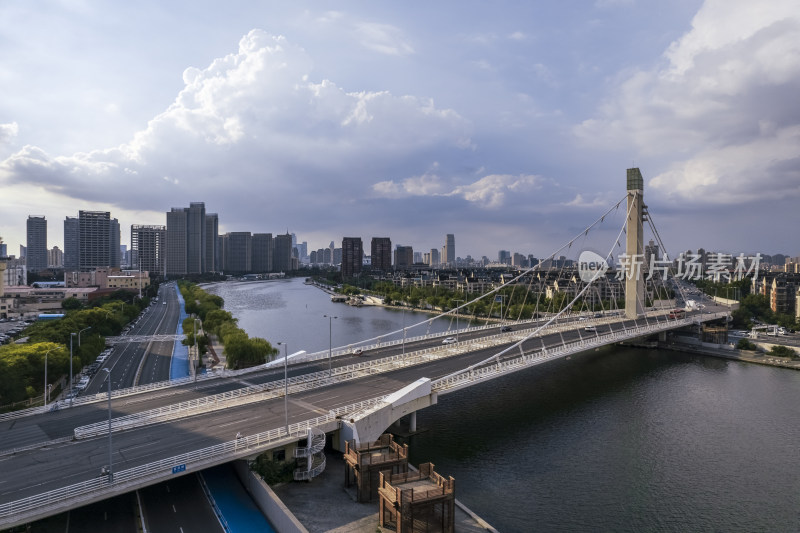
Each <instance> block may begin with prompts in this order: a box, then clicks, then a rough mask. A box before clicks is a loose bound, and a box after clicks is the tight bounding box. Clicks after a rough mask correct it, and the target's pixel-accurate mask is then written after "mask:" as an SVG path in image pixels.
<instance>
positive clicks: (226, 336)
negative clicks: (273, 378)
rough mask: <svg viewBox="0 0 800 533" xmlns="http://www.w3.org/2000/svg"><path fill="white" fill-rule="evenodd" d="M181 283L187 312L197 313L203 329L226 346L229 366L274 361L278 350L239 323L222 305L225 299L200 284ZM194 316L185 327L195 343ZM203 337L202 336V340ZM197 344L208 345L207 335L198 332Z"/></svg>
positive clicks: (192, 342) (238, 366)
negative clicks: (247, 331) (249, 333)
mask: <svg viewBox="0 0 800 533" xmlns="http://www.w3.org/2000/svg"><path fill="white" fill-rule="evenodd" d="M178 286H179V288H180V291H181V295H182V296H183V298H184V300H185V302H186V312H187V313H194V314H196V315H197V316H198V317H199V318H200V319H201V320H202V322H203V331H204V332H205V333H206V334H212V335H215V336H216V337H217V338H218V339H219V340H220V342H222V344H223V346H225V358H226V366H227V367H228V368H233V369H236V368H246V367H249V366H254V365H258V364H263V363H265V362H267V361H271V360H272V359H274V358H275V356H276V355H277V354H278V350H277V349H276V348H275V347H273V346H272V344H270V343H269V342H268V341H267V340H265V339H262V338H260V337H250V336H249V335H248V334H247V333H246V332H245V331H244V330H243V329H241V328H240V327H239V326H238V323H237V322H238V321H237V320H236V319H235V318H233V315H231V313H230V312H228V311H225V310H224V309H222V306H223V304H224V300H223V299H222V298H221V297H219V296H216V295H213V294H209V293H208V292H206V291H204V290H203V289H201V288H200V287H198V286H197V285H195V284H193V283H190V282H187V281H180V282H178ZM192 321H193V318H191V317H190V318H187V319H186V320H185V321H184V325H183V329H184V332H185V333H186V334H187V339H186V341H184V342H186V343H187V344H194V337H193V335H192V332H193V330H192V328H193V324H192ZM201 337H202V338H203V340H202V341H201ZM197 341H198V345H203V346H205V345H206V344H207V342H208V339H207V338H206V336H205V335H202V336H201V335H198V339H197Z"/></svg>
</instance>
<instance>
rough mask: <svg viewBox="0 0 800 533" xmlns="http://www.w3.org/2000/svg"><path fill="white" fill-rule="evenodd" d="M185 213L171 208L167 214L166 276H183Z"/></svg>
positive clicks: (184, 210)
mask: <svg viewBox="0 0 800 533" xmlns="http://www.w3.org/2000/svg"><path fill="white" fill-rule="evenodd" d="M186 211H187V209H184V208H182V207H173V208H172V210H171V211H169V212H167V232H166V242H165V244H166V255H165V259H166V262H167V275H169V276H183V275H184V274H187V273H188V271H187V270H186V241H187V237H188V235H187V233H186V218H187V217H186Z"/></svg>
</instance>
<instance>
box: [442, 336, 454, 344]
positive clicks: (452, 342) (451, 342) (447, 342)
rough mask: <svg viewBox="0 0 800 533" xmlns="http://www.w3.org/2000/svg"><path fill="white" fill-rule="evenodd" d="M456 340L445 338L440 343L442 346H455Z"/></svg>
mask: <svg viewBox="0 0 800 533" xmlns="http://www.w3.org/2000/svg"><path fill="white" fill-rule="evenodd" d="M455 342H456V340H455V339H454V338H453V337H447V338H446V339H445V340H443V341H442V344H455Z"/></svg>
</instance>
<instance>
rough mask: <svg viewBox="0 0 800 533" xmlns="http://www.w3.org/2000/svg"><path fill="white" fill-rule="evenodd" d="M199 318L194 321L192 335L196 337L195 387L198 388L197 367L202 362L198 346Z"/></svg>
mask: <svg viewBox="0 0 800 533" xmlns="http://www.w3.org/2000/svg"><path fill="white" fill-rule="evenodd" d="M197 320H198V319H196V318H195V319H194V322H192V337H193V338H194V356H195V361H194V386H195V388H197V367H198V366H200V365H199V363H200V350H198V348H197Z"/></svg>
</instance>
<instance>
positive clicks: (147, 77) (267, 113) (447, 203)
mask: <svg viewBox="0 0 800 533" xmlns="http://www.w3.org/2000/svg"><path fill="white" fill-rule="evenodd" d="M38 4H39V2H30V3H21V2H10V3H6V4H4V5H3V6H2V7H0V32H2V35H3V36H4V39H5V44H4V47H5V49H6V51H7V55H6V57H7V60H6V61H5V63H4V70H3V71H2V72H0V89H1V90H2V92H3V94H4V99H3V101H2V102H0V186H1V187H2V190H3V202H2V205H3V211H2V213H3V214H2V216H0V236H2V237H3V238H4V242H5V243H6V244H7V245H8V249H9V251H11V252H12V253H13V252H15V251H16V250H17V249H18V245H19V244H24V243H25V242H26V235H25V226H24V224H23V222H22V221H24V220H26V219H27V217H28V216H30V215H40V216H45V217H46V219H47V220H48V221H51V222H52V223H55V224H61V221H62V220H63V218H64V216H65V215H66V214H68V213H73V214H74V213H76V212H77V211H79V210H91V211H110V212H112V213H114V216H115V217H117V218H118V219H119V223H120V227H122V228H125V229H124V230H123V231H122V244H127V245H130V242H129V239H130V233H129V232H128V231H127V228H130V227H131V225H133V224H140V225H163V224H164V219H163V213H164V212H165V211H166V210H168V209H169V208H170V207H171V206H175V205H188V204H189V203H190V202H193V201H206V202H208V204H209V208H210V209H212V210H213V211H215V212H218V213H220V220H219V233H220V234H224V233H229V232H238V231H251V232H260V231H272V232H273V234H279V233H281V232H282V231H283V229H284V228H286V229H289V230H290V231H292V232H294V233H297V234H298V235H302V236H303V240H306V241H307V242H309V243H314V245H313V246H312V247H313V248H316V247H317V246H318V245H319V244H321V243H325V242H328V241H329V240H330V239H331V238H332V237H333V238H334V239H335V240H337V241H340V239H341V237H342V236H345V235H361V236H362V238H364V239H365V240H366V239H369V238H370V237H371V236H375V235H385V236H389V237H391V239H392V242H393V243H398V244H409V245H413V247H414V249H415V250H418V251H427V250H430V249H434V248H435V249H441V247H442V245H443V242H442V236H444V235H446V234H447V233H455V234H458V235H457V236H458V239H459V242H458V248H457V255H458V256H460V257H465V256H467V255H471V256H473V257H481V256H483V255H486V256H488V257H495V256H496V254H497V252H498V250H500V249H505V250H509V251H511V252H521V253H533V254H535V255H537V256H547V255H548V254H550V253H552V252H554V251H555V249H556V248H557V247H558V246H559V245H560V244H562V243H563V242H565V241H566V240H568V239H569V238H571V237H572V236H573V235H574V234H575V232H576V231H580V229H581V228H582V227H584V226H586V225H587V224H588V223H589V222H591V221H592V220H593V219H594V218H596V217H597V216H599V215H600V214H601V213H602V212H603V211H604V210H605V209H607V208H608V207H610V206H611V205H613V204H614V203H616V202H617V201H618V200H619V199H620V198H622V197H623V196H624V193H625V190H624V187H625V186H624V175H625V169H626V168H628V167H634V166H635V167H640V168H641V169H642V173H643V175H644V178H645V201H646V203H647V204H648V206H649V208H650V212H651V213H652V215H653V218H654V221H655V223H656V225H657V226H658V227H659V231H660V232H661V235H662V236H663V237H664V240H665V242H666V244H667V246H668V248H669V250H668V251H669V252H670V254H672V255H674V254H676V253H678V252H679V251H683V250H686V249H697V248H700V247H706V248H714V249H718V250H726V251H730V252H734V253H739V252H743V253H753V252H763V253H768V254H779V253H780V254H789V255H795V254H796V253H797V250H794V249H791V246H792V245H791V243H792V242H793V240H792V239H793V238H794V228H793V225H792V224H791V223H790V221H789V220H782V219H783V218H790V217H791V213H792V212H793V209H794V204H796V202H797V199H798V195H800V170H799V169H798V159H797V158H796V152H797V149H796V147H797V146H798V145H800V117H799V116H798V114H797V112H796V111H797V103H796V97H795V94H797V92H798V90H799V89H800V61H796V60H795V61H793V60H792V58H794V59H796V58H797V56H798V50H800V30H798V27H800V11H798V10H797V9H796V2H789V1H778V0H772V1H769V2H763V3H758V5H755V4H752V3H747V2H743V1H741V0H739V1H728V2H722V1H720V0H708V1H700V0H684V1H681V2H674V3H671V4H669V5H662V4H656V3H652V2H641V1H634V0H597V1H595V2H584V3H582V4H580V5H547V4H538V3H526V2H511V3H508V4H505V5H504V6H503V7H502V8H497V7H496V6H489V5H482V4H475V5H471V4H467V5H464V4H462V3H459V4H455V3H452V2H448V3H442V4H437V5H436V6H426V11H425V17H420V16H419V13H417V12H416V10H413V9H408V7H407V6H399V5H398V6H394V5H389V6H386V5H373V4H371V3H366V2H355V3H352V4H349V5H348V7H347V10H346V11H338V12H334V11H328V10H325V9H324V8H323V7H321V6H320V5H317V4H315V3H313V2H307V3H301V4H298V5H291V6H290V5H286V6H272V5H271V6H249V5H248V6H246V7H244V6H241V7H242V9H237V10H230V13H228V12H223V11H215V10H213V9H212V8H211V7H209V6H206V5H196V4H192V5H191V7H189V4H183V3H174V4H170V5H169V6H162V5H161V4H156V3H149V2H145V3H142V4H138V5H137V6H135V7H134V6H114V7H112V8H109V7H103V8H102V9H101V8H100V7H95V6H93V5H91V4H88V3H84V4H75V5H67V4H63V5H61V4H59V5H48V6H47V9H43V7H42V6H40V5H38ZM77 28H80V29H81V31H76V29H77ZM77 58H79V59H77ZM698 228H699V230H698ZM49 233H50V235H51V236H52V237H51V238H49V239H48V240H49V242H48V247H52V246H53V245H57V246H60V247H61V248H63V249H65V250H66V244H65V243H63V242H62V240H61V239H62V235H61V232H60V231H58V228H57V227H56V226H52V227H51V228H50V232H49ZM53 237H55V238H53Z"/></svg>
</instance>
